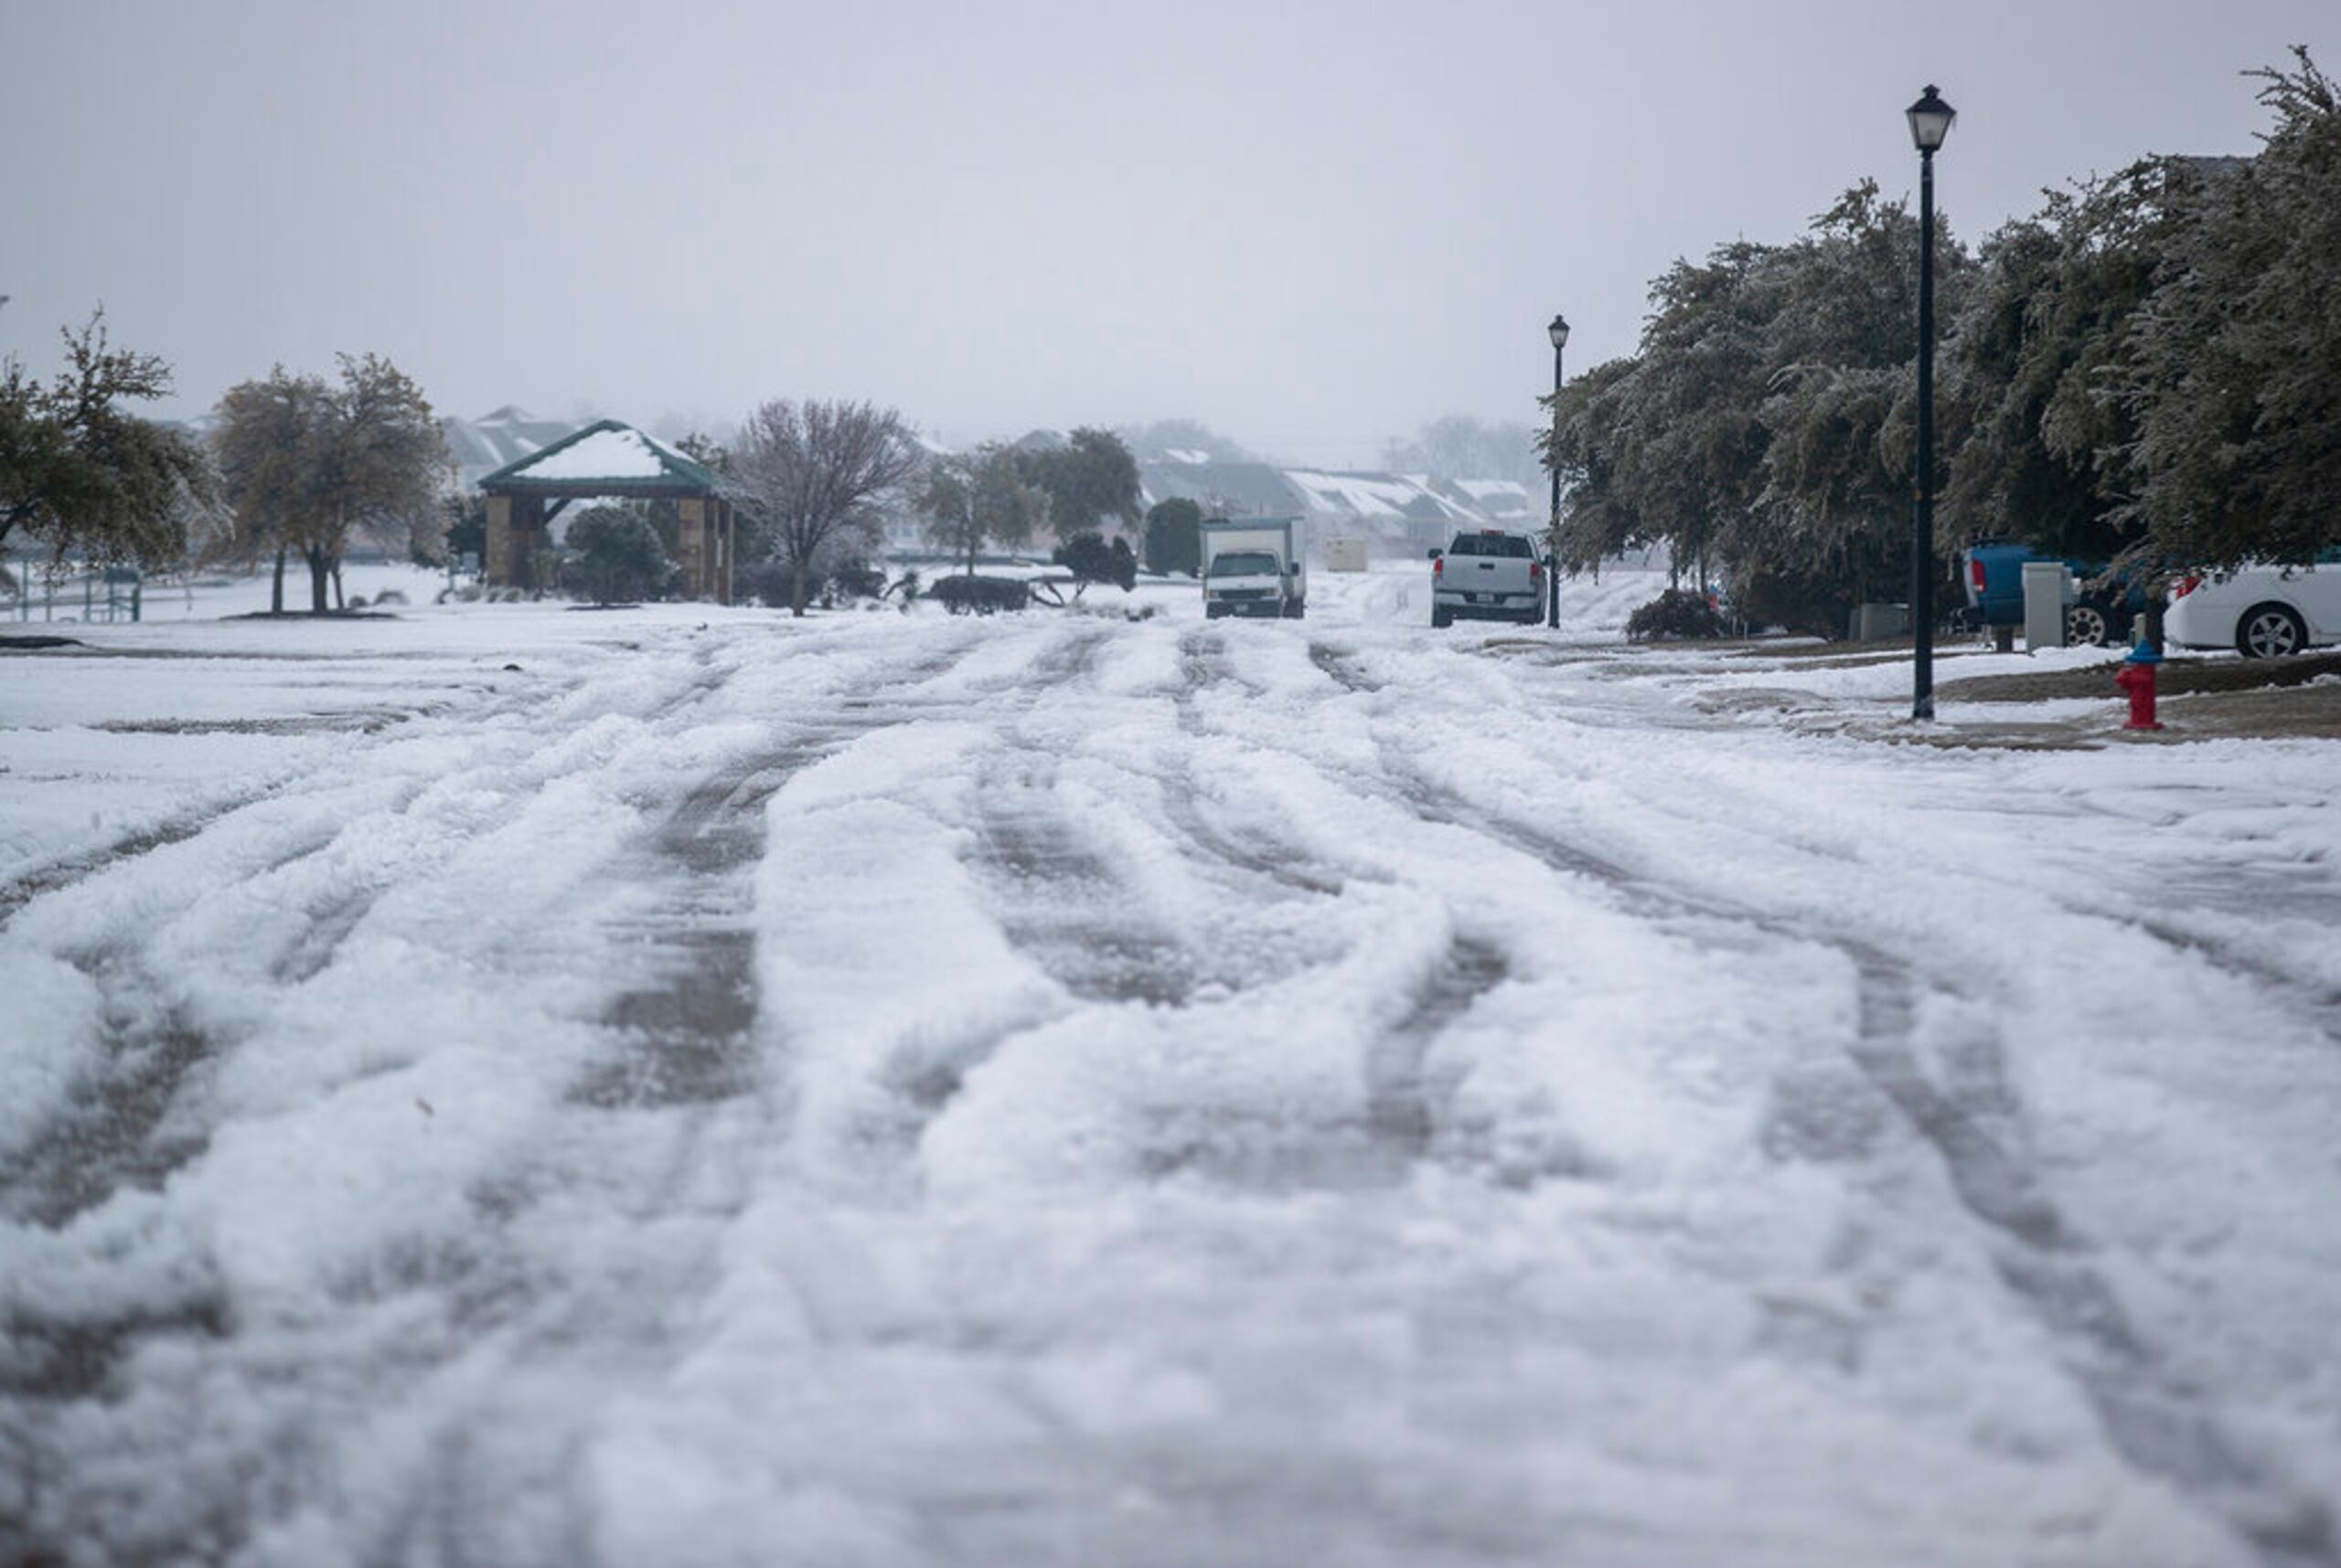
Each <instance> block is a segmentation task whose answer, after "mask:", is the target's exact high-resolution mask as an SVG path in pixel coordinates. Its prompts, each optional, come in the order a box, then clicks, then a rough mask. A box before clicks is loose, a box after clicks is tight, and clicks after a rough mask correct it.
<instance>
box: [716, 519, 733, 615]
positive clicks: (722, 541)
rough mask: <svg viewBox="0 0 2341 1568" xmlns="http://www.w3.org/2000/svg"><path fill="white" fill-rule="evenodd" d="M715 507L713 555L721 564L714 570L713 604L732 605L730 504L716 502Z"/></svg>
mask: <svg viewBox="0 0 2341 1568" xmlns="http://www.w3.org/2000/svg"><path fill="white" fill-rule="evenodd" d="M713 505H714V507H715V553H716V559H717V560H719V561H720V562H722V564H721V565H720V566H719V567H718V568H717V569H716V574H715V602H716V603H719V604H729V603H732V503H731V502H729V501H717V502H715V503H713Z"/></svg>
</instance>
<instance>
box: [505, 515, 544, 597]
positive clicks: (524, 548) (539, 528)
mask: <svg viewBox="0 0 2341 1568" xmlns="http://www.w3.org/2000/svg"><path fill="white" fill-rule="evenodd" d="M544 548H545V503H544V497H543V496H520V497H519V505H518V506H517V507H514V508H513V515H512V586H513V587H515V588H525V589H527V590H529V592H531V593H533V592H536V591H537V590H538V589H539V588H541V587H542V586H543V584H542V583H540V582H539V581H537V569H538V566H539V564H540V561H541V560H542V558H543V555H544Z"/></svg>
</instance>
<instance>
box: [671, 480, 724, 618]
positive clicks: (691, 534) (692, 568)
mask: <svg viewBox="0 0 2341 1568" xmlns="http://www.w3.org/2000/svg"><path fill="white" fill-rule="evenodd" d="M675 514H676V522H677V527H676V529H675V548H676V550H677V552H678V553H679V554H680V555H681V556H682V558H683V559H682V561H681V565H682V569H683V589H684V592H688V593H689V595H690V596H691V597H692V598H694V599H706V598H711V597H712V596H713V590H714V582H713V578H714V575H715V572H714V568H715V564H716V563H715V560H714V551H712V550H711V549H709V548H708V546H709V543H710V541H709V539H708V537H707V503H706V502H705V501H702V500H700V499H698V498H696V497H694V498H693V499H691V500H688V501H684V502H681V503H679V505H678V506H677V507H676V508H675Z"/></svg>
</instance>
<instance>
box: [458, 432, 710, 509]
mask: <svg viewBox="0 0 2341 1568" xmlns="http://www.w3.org/2000/svg"><path fill="white" fill-rule="evenodd" d="M479 487H480V488H481V489H482V490H485V491H488V492H490V493H496V492H503V493H506V494H510V493H513V492H521V493H526V494H533V495H543V496H705V495H711V494H712V493H714V492H716V491H718V490H720V489H722V487H723V480H722V476H721V475H718V474H717V473H716V472H715V471H714V470H713V469H711V468H709V467H707V466H706V465H705V464H700V463H695V462H693V461H692V460H691V459H690V458H689V457H686V456H684V455H683V454H682V453H679V452H678V451H676V450H675V449H674V448H673V447H671V446H668V444H667V443H665V442H663V441H660V440H659V439H658V438H657V437H656V436H652V435H647V434H645V433H644V432H641V431H638V430H636V429H635V428H634V427H633V426H632V425H630V424H627V423H625V421H620V420H601V421H597V422H595V423H593V424H589V425H587V426H586V427H585V428H584V429H583V430H581V431H578V432H575V433H574V434H572V435H566V436H563V437H562V438H561V440H559V441H556V442H554V443H552V444H551V446H548V447H546V448H544V449H543V450H542V451H540V452H532V453H529V455H528V456H526V457H522V458H518V459H517V460H515V461H513V462H511V463H508V464H505V465H504V466H503V467H501V468H499V469H497V471H496V472H495V473H493V474H490V475H486V476H485V477H484V478H482V479H481V480H480V482H479Z"/></svg>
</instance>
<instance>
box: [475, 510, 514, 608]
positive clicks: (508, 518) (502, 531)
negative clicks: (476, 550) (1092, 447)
mask: <svg viewBox="0 0 2341 1568" xmlns="http://www.w3.org/2000/svg"><path fill="white" fill-rule="evenodd" d="M482 564H483V565H484V566H485V568H486V572H487V583H488V586H489V587H491V588H501V587H504V586H505V585H507V584H508V583H509V582H510V581H512V497H511V496H489V497H488V498H487V559H486V561H484V562H483V563H482Z"/></svg>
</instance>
